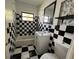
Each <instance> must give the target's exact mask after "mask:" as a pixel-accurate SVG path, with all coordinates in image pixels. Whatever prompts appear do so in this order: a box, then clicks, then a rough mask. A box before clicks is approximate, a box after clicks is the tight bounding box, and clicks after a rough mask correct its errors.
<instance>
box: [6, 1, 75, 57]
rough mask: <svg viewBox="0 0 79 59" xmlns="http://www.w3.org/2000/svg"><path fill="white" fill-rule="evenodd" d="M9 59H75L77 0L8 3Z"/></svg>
mask: <svg viewBox="0 0 79 59" xmlns="http://www.w3.org/2000/svg"><path fill="white" fill-rule="evenodd" d="M5 21H6V22H5V24H6V26H5V32H6V33H5V37H6V39H5V44H6V47H5V57H6V59H74V0H5Z"/></svg>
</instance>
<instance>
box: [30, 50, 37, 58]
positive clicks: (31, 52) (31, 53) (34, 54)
mask: <svg viewBox="0 0 79 59" xmlns="http://www.w3.org/2000/svg"><path fill="white" fill-rule="evenodd" d="M29 54H30V57H33V56H36V55H37V54H36V52H35V50H31V51H29Z"/></svg>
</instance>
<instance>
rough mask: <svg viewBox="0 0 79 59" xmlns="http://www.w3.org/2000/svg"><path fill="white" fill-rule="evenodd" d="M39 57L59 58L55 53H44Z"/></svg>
mask: <svg viewBox="0 0 79 59" xmlns="http://www.w3.org/2000/svg"><path fill="white" fill-rule="evenodd" d="M40 59H59V58H58V57H57V56H56V55H55V54H52V53H45V54H44V55H42V56H41V58H40Z"/></svg>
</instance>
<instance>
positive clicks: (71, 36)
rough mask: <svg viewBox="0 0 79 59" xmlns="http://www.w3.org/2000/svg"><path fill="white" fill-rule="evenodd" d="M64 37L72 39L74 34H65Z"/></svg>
mask: <svg viewBox="0 0 79 59" xmlns="http://www.w3.org/2000/svg"><path fill="white" fill-rule="evenodd" d="M64 37H66V38H69V39H72V40H73V39H74V34H70V33H65V35H64Z"/></svg>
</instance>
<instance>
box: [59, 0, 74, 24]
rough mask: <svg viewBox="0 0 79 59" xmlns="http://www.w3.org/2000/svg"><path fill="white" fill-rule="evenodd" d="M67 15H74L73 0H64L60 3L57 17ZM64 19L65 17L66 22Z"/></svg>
mask: <svg viewBox="0 0 79 59" xmlns="http://www.w3.org/2000/svg"><path fill="white" fill-rule="evenodd" d="M67 15H74V0H65V1H63V2H62V3H61V7H60V13H59V17H62V16H67ZM66 21H68V20H66V19H65V21H64V22H65V23H66ZM58 23H62V21H61V22H60V21H58Z"/></svg>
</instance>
